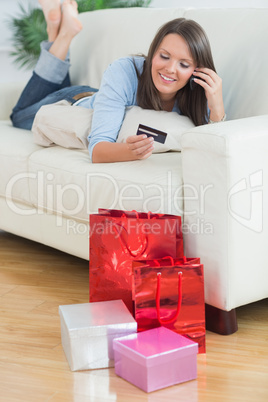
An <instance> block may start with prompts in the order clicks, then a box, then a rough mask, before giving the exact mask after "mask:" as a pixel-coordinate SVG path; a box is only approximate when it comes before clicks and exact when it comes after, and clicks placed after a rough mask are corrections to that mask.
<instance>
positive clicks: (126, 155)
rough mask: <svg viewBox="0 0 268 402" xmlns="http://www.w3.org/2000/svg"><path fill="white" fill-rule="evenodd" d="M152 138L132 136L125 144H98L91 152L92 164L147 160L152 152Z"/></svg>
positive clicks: (106, 142)
mask: <svg viewBox="0 0 268 402" xmlns="http://www.w3.org/2000/svg"><path fill="white" fill-rule="evenodd" d="M153 141H154V140H153V138H152V137H147V136H146V135H132V136H130V137H128V138H127V140H126V143H119V142H108V141H101V142H98V143H97V144H96V145H95V146H94V148H93V151H92V162H93V163H106V162H126V161H134V160H138V159H146V158H148V157H149V156H150V155H151V154H152V151H153Z"/></svg>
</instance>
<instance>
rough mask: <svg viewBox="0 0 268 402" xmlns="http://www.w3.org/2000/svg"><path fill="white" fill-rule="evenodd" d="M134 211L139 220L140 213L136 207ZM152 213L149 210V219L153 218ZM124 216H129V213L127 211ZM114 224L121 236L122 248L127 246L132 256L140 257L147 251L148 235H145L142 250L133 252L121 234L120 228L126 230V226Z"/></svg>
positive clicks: (119, 236)
mask: <svg viewBox="0 0 268 402" xmlns="http://www.w3.org/2000/svg"><path fill="white" fill-rule="evenodd" d="M132 212H134V213H135V215H136V218H137V220H139V213H138V212H137V211H136V210H135V209H134V210H132ZM150 214H151V212H150V211H149V212H148V219H151V216H150ZM122 217H124V218H127V215H126V214H125V213H123V215H122ZM112 226H113V227H114V228H115V230H116V231H117V234H118V238H119V241H120V244H121V246H122V248H125V249H126V250H127V252H128V253H129V254H130V255H131V257H133V258H138V257H140V256H142V255H143V254H144V253H145V251H146V249H147V247H148V236H146V235H145V236H144V240H143V241H142V242H141V243H143V244H141V245H142V246H143V247H142V249H141V250H140V249H139V250H137V251H135V252H133V251H131V250H130V247H129V246H128V244H127V243H126V241H125V240H124V239H123V237H122V236H121V230H120V229H122V228H123V229H124V230H126V228H125V227H124V226H123V225H120V224H118V223H113V224H112ZM118 226H119V227H120V229H118Z"/></svg>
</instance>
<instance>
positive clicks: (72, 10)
mask: <svg viewBox="0 0 268 402" xmlns="http://www.w3.org/2000/svg"><path fill="white" fill-rule="evenodd" d="M77 17H78V11H77V3H76V1H74V0H65V1H64V2H63V3H62V18H61V25H60V30H59V36H62V37H68V38H70V39H72V38H73V37H74V36H75V35H77V34H78V33H79V32H80V31H81V29H82V23H81V22H80V21H79V19H78V18H77Z"/></svg>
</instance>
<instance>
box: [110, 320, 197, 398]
mask: <svg viewBox="0 0 268 402" xmlns="http://www.w3.org/2000/svg"><path fill="white" fill-rule="evenodd" d="M113 347H114V359H115V372H116V374H117V375H118V376H120V377H122V378H124V379H125V380H127V381H129V382H131V383H132V384H134V385H136V386H137V387H139V388H141V389H142V390H144V391H146V392H151V391H155V390H157V389H161V388H165V387H169V386H171V385H175V384H179V383H181V382H185V381H189V380H194V379H195V378H196V377H197V353H198V344H197V343H196V342H193V341H191V340H190V339H188V338H186V337H184V336H182V335H179V334H177V333H176V332H174V331H171V330H169V329H167V328H164V327H159V328H155V329H151V330H149V331H144V332H139V333H137V334H132V335H128V336H124V337H121V338H116V339H114V341H113Z"/></svg>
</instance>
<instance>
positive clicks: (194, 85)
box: [190, 75, 205, 90]
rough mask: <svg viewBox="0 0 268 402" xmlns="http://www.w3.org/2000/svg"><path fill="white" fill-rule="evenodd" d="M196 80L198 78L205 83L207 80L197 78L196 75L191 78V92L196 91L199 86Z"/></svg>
mask: <svg viewBox="0 0 268 402" xmlns="http://www.w3.org/2000/svg"><path fill="white" fill-rule="evenodd" d="M195 78H197V79H198V80H201V81H205V80H203V79H202V78H200V77H195V76H194V75H192V76H191V78H190V88H191V90H193V89H195V88H196V87H197V85H198V84H197V83H196V82H195V81H194V79H195Z"/></svg>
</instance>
